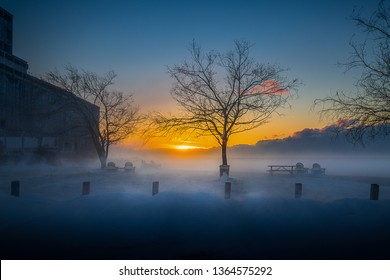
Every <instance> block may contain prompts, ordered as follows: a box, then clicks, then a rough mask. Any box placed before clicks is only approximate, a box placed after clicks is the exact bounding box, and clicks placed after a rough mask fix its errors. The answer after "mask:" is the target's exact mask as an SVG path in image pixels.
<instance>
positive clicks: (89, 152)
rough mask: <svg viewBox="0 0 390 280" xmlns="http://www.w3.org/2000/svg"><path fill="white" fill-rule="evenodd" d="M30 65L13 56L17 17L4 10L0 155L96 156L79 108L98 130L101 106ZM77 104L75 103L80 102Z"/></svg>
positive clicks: (1, 15) (0, 24) (0, 25)
mask: <svg viewBox="0 0 390 280" xmlns="http://www.w3.org/2000/svg"><path fill="white" fill-rule="evenodd" d="M27 69H28V64H27V62H26V61H24V60H23V59H20V58H19V57H16V56H14V55H13V54H12V15H11V14H10V13H8V12H7V11H6V10H4V9H3V8H1V7H0V156H5V155H10V156H24V155H27V156H28V155H31V154H35V153H37V152H50V153H51V154H52V155H53V154H54V155H56V156H62V157H64V156H66V157H79V158H80V157H87V156H88V157H90V156H96V150H95V148H94V145H93V141H92V138H91V134H90V133H89V130H88V129H87V124H86V122H85V119H84V118H83V116H82V114H80V109H77V108H76V107H77V106H75V105H76V104H79V105H80V104H81V105H82V106H81V107H82V108H83V110H84V113H85V112H87V113H88V114H90V115H92V116H93V119H94V120H96V123H93V125H94V126H95V128H94V129H98V126H99V123H98V122H99V121H98V120H99V108H98V107H97V106H95V105H93V104H91V103H88V102H87V101H84V100H82V99H78V98H77V97H75V96H74V95H73V94H72V93H70V92H67V91H65V90H63V89H61V88H59V87H56V86H54V85H52V84H50V83H47V82H45V81H43V80H40V79H38V78H35V77H33V76H31V75H28V74H27ZM75 101H76V102H75Z"/></svg>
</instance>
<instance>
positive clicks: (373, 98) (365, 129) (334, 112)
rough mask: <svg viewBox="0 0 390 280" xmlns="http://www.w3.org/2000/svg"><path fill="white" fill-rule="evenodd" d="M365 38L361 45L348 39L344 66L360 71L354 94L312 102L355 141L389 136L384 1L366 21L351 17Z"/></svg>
mask: <svg viewBox="0 0 390 280" xmlns="http://www.w3.org/2000/svg"><path fill="white" fill-rule="evenodd" d="M352 19H353V21H355V22H356V24H357V26H358V27H359V28H361V30H362V31H363V32H364V34H365V35H366V38H365V40H364V41H363V42H356V41H353V40H351V42H350V45H351V47H352V50H353V52H352V55H351V57H350V58H349V60H348V61H347V62H346V63H344V66H345V67H346V69H347V70H350V69H358V70H361V76H360V78H359V79H358V80H357V83H356V88H357V90H356V91H355V92H350V93H346V92H337V93H336V94H335V95H333V96H328V97H325V98H323V99H317V100H315V101H314V105H315V106H321V111H320V113H321V114H322V116H323V117H327V118H329V119H330V120H331V121H332V122H334V121H338V124H339V128H340V130H341V131H343V132H346V133H347V136H348V137H349V138H350V139H351V140H352V141H354V142H361V143H363V142H364V141H365V140H366V139H367V137H370V138H372V137H376V136H378V135H387V134H389V133H390V129H389V128H390V127H389V121H390V44H389V43H390V41H389V40H390V10H389V7H387V6H386V4H385V1H381V2H380V3H379V5H378V9H377V10H376V11H375V12H374V13H373V14H372V15H371V17H369V18H365V17H363V16H361V15H360V14H354V15H353V17H352Z"/></svg>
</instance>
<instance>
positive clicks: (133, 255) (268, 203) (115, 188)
mask: <svg viewBox="0 0 390 280" xmlns="http://www.w3.org/2000/svg"><path fill="white" fill-rule="evenodd" d="M235 170H236V171H235ZM327 171H332V168H330V170H329V168H328V169H327ZM345 173H346V174H345V175H342V174H340V172H334V173H333V174H332V172H327V174H325V175H323V176H311V175H302V176H297V175H295V176H289V175H286V174H284V175H283V174H282V175H274V176H269V175H268V174H267V173H266V167H264V168H258V170H257V171H256V170H255V169H253V168H252V169H251V168H241V169H240V168H236V169H234V168H232V173H231V178H230V179H229V181H230V182H231V184H232V193H231V198H230V199H225V198H224V185H225V182H224V181H223V180H220V179H219V178H218V170H217V169H216V170H213V169H210V168H205V169H204V170H199V171H194V170H193V169H192V170H188V169H180V170H179V169H177V168H164V166H163V168H161V169H159V170H142V169H140V168H137V169H136V172H135V173H126V172H124V171H123V170H117V171H111V172H109V171H102V170H99V169H96V168H92V167H77V168H74V167H72V168H70V167H64V166H63V167H39V168H38V167H36V168H30V167H26V168H20V167H17V168H11V167H4V168H2V169H1V170H0V175H1V184H0V213H1V217H0V227H1V236H2V237H1V239H0V246H1V259H390V238H389V236H390V219H389V218H388V217H389V214H390V179H389V178H387V177H386V176H377V174H375V176H369V175H367V174H361V176H358V175H357V174H354V175H353V176H352V175H351V174H348V172H345ZM360 173H361V172H360ZM13 180H19V181H20V197H14V196H11V195H10V188H11V187H10V185H11V181H13ZM84 181H89V182H90V186H91V192H90V194H89V195H82V190H81V189H82V182H84ZM154 181H158V182H159V193H158V194H157V195H154V196H152V183H153V182H154ZM295 183H302V185H303V191H302V196H301V197H300V198H295V195H294V191H295ZM371 183H377V184H379V185H380V192H379V200H377V201H373V200H370V199H369V198H370V185H371Z"/></svg>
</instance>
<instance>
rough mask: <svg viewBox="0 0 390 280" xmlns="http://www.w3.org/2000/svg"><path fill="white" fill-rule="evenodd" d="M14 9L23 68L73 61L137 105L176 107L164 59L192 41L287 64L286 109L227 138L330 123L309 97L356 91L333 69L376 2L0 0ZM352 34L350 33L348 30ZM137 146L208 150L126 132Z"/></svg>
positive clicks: (283, 133)
mask: <svg viewBox="0 0 390 280" xmlns="http://www.w3.org/2000/svg"><path fill="white" fill-rule="evenodd" d="M0 5H1V6H2V7H3V8H5V9H6V10H8V11H9V12H10V13H12V14H13V15H14V34H13V36H14V37H13V40H14V41H13V45H14V46H13V53H14V55H16V56H18V57H20V58H22V59H24V60H26V61H27V62H28V63H29V73H30V74H32V75H34V76H37V77H42V76H44V74H45V73H47V72H48V71H52V70H54V69H56V68H57V69H61V68H62V67H63V66H64V65H67V64H71V65H73V66H76V67H79V68H82V69H85V70H88V71H93V72H96V73H99V74H104V73H107V72H109V71H110V70H114V71H115V72H116V74H117V75H118V76H117V78H116V80H115V89H117V90H121V91H123V92H125V93H128V94H133V95H134V100H135V102H136V103H137V104H138V105H139V106H140V108H141V109H142V111H144V112H150V111H160V112H175V111H177V109H178V107H177V106H176V104H175V103H174V101H173V99H172V98H171V96H170V89H171V87H172V84H173V80H172V79H171V78H170V76H169V75H168V73H167V66H172V65H174V64H179V63H181V62H183V61H184V60H186V59H188V58H189V51H188V48H189V44H190V43H191V42H192V40H196V41H197V42H198V43H199V44H200V45H201V46H202V48H203V49H204V50H205V51H209V50H217V51H220V52H225V51H229V50H231V49H232V48H233V41H234V40H236V39H244V40H247V41H249V42H251V43H252V44H253V47H252V49H251V56H252V57H254V59H255V60H257V61H258V62H261V63H271V64H277V65H279V66H281V67H283V68H288V69H289V70H288V72H287V75H288V77H290V78H299V79H300V80H301V81H302V85H301V86H300V87H299V90H298V97H297V98H295V99H293V100H291V102H290V105H291V107H290V108H286V109H283V110H281V111H280V113H281V115H280V116H279V115H275V116H274V117H273V118H272V119H271V120H270V122H269V123H268V124H266V125H263V126H261V127H260V128H258V129H255V130H253V131H250V132H246V133H242V134H239V135H236V136H234V137H233V138H231V139H230V145H236V144H255V143H256V142H258V141H259V140H262V139H274V138H284V137H287V136H290V135H292V134H293V133H294V132H296V131H300V130H302V129H305V128H321V127H324V126H325V125H326V124H327V123H326V120H321V119H320V118H319V115H318V111H316V110H313V108H312V105H313V101H314V100H315V99H316V98H321V97H325V96H327V95H330V94H332V93H335V92H336V91H337V90H353V89H354V81H355V80H356V77H357V73H352V72H347V73H345V69H344V68H342V67H340V66H338V63H339V62H343V61H346V60H347V59H348V57H349V55H350V54H351V51H352V49H351V47H350V46H349V42H350V40H351V39H352V36H353V35H354V34H357V38H359V32H360V30H359V29H358V28H357V27H356V25H355V23H354V22H353V21H352V20H351V19H350V17H351V15H352V13H353V11H354V10H355V11H360V12H361V13H362V14H363V15H370V14H371V13H372V12H373V11H374V10H375V8H376V7H377V1H368V0H365V1H364V0H343V1H339V0H330V1H288V0H280V1H260V0H258V1H251V0H241V1H218V0H217V1H211V0H206V1H204V0H198V1H148V0H146V1H138V0H137V1H132V0H130V1H124V0H83V1H79V0H67V1H61V0H60V1H47V0H37V1H18V0H16V1H15V0H0ZM355 38H356V37H355ZM127 143H128V144H130V145H133V146H134V147H135V148H145V147H148V148H164V147H165V148H167V147H172V146H196V147H205V148H207V147H213V146H217V143H216V142H213V141H211V140H210V139H201V138H198V139H181V138H180V137H176V138H174V139H162V138H161V139H153V140H151V141H150V142H148V143H146V144H145V143H144V142H143V141H142V140H140V139H138V138H136V137H135V138H131V139H130V140H129V141H127Z"/></svg>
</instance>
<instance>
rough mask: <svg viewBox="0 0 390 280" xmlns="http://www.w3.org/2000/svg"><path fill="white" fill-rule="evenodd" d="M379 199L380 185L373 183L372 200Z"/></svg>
mask: <svg viewBox="0 0 390 280" xmlns="http://www.w3.org/2000/svg"><path fill="white" fill-rule="evenodd" d="M378 199H379V185H378V184H371V189H370V200H378Z"/></svg>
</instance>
